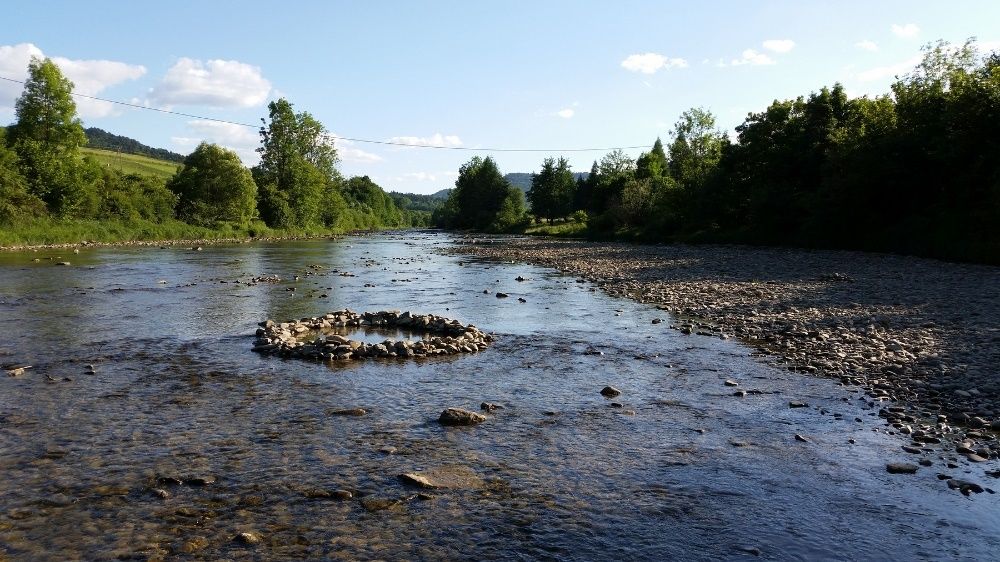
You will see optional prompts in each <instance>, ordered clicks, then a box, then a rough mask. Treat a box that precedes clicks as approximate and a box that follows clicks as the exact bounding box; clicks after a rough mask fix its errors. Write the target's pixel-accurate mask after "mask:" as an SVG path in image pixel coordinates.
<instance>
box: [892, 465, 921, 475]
mask: <svg viewBox="0 0 1000 562" xmlns="http://www.w3.org/2000/svg"><path fill="white" fill-rule="evenodd" d="M918 470H920V467H919V466H917V465H915V464H909V463H903V462H891V463H889V464H887V465H885V471H886V472H888V473H889V474H916V473H917V471H918Z"/></svg>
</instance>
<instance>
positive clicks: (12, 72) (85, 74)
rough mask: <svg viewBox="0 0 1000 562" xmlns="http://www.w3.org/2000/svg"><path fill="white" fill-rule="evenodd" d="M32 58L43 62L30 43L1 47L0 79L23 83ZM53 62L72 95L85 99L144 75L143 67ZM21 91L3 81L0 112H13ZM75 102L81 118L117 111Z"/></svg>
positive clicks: (103, 105) (65, 60)
mask: <svg viewBox="0 0 1000 562" xmlns="http://www.w3.org/2000/svg"><path fill="white" fill-rule="evenodd" d="M33 56H34V57H40V58H43V57H45V54H44V53H43V52H42V50H41V49H39V48H38V47H36V46H35V45H33V44H31V43H20V44H18V45H4V46H0V75H2V76H6V77H8V78H14V79H16V80H26V79H27V78H28V63H29V62H31V57H33ZM52 62H54V63H56V65H57V66H59V70H61V71H62V73H63V75H65V76H66V78H69V79H70V80H71V81H72V82H73V92H74V93H77V94H83V95H87V96H97V95H99V94H100V93H101V92H102V91H104V90H105V89H107V88H109V87H111V86H114V85H117V84H120V83H122V82H126V81H129V80H135V79H137V78H139V77H141V76H143V75H144V74H146V68H145V67H144V66H141V65H135V64H127V63H123V62H118V61H110V60H74V59H68V58H65V57H52ZM22 90H23V86H22V85H21V84H16V83H13V82H6V81H3V82H2V83H0V108H3V109H9V108H13V107H14V102H15V101H16V100H17V98H18V97H19V96H20V95H21V91H22ZM74 101H76V107H77V112H78V113H79V114H80V116H81V117H105V116H108V115H111V114H113V113H114V112H115V109H116V106H115V105H114V104H111V103H108V102H103V101H98V100H91V99H87V98H80V97H76V98H74Z"/></svg>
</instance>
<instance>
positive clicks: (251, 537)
mask: <svg viewBox="0 0 1000 562" xmlns="http://www.w3.org/2000/svg"><path fill="white" fill-rule="evenodd" d="M198 249H199V250H200V249H201V248H198ZM236 541H237V542H241V543H243V544H246V545H255V544H260V543H261V542H263V541H264V537H262V536H260V533H254V532H252V531H243V532H242V533H238V534H237V535H236Z"/></svg>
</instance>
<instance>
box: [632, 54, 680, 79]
mask: <svg viewBox="0 0 1000 562" xmlns="http://www.w3.org/2000/svg"><path fill="white" fill-rule="evenodd" d="M621 65H622V68H624V69H625V70H629V71H632V72H641V73H642V74H654V73H656V72H657V71H658V70H662V69H669V68H687V66H688V63H687V61H686V60H684V59H682V58H670V57H667V56H664V55H661V54H659V53H638V54H634V55H629V56H627V57H625V60H623V61H622V63H621Z"/></svg>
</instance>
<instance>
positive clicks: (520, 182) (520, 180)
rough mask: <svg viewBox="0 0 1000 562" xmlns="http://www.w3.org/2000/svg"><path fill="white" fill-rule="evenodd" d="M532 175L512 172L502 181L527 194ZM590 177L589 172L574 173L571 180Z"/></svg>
mask: <svg viewBox="0 0 1000 562" xmlns="http://www.w3.org/2000/svg"><path fill="white" fill-rule="evenodd" d="M532 175H533V174H530V173H527V172H513V173H510V174H507V175H506V176H504V179H505V180H507V181H508V182H510V184H511V185H512V186H514V187H516V188H518V189H520V190H521V191H523V192H524V193H525V195H527V194H528V190H529V189H531V176H532ZM588 175H590V172H574V173H573V179H580V178H584V179H586V178H587V176H588Z"/></svg>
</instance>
